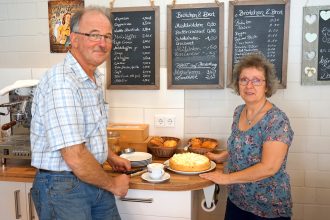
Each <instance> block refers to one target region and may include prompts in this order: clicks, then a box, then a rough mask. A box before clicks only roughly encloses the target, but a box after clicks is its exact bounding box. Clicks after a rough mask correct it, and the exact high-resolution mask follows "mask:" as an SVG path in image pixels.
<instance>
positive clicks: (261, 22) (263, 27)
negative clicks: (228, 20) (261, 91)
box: [232, 5, 285, 81]
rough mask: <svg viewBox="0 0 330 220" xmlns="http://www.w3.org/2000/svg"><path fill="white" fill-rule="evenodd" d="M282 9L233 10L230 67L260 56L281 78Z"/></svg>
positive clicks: (272, 7) (268, 7)
mask: <svg viewBox="0 0 330 220" xmlns="http://www.w3.org/2000/svg"><path fill="white" fill-rule="evenodd" d="M284 16H285V5H253V7H252V6H248V5H240V6H235V8H234V19H233V54H232V55H233V57H232V61H233V66H234V64H236V63H237V62H238V61H239V59H240V58H241V57H242V56H243V55H246V54H250V53H255V52H261V53H263V54H264V55H265V56H266V58H267V59H268V60H269V61H270V62H272V63H273V64H274V65H275V69H276V73H277V77H278V78H279V80H280V81H281V77H282V74H281V73H282V57H283V38H284Z"/></svg>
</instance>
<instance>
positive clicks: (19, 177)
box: [0, 159, 223, 191]
mask: <svg viewBox="0 0 330 220" xmlns="http://www.w3.org/2000/svg"><path fill="white" fill-rule="evenodd" d="M153 162H159V163H162V162H164V160H163V159H154V160H153ZM216 169H217V170H220V169H223V165H222V164H217V167H216ZM105 170H106V171H107V172H108V173H109V175H111V176H115V175H118V174H116V173H113V172H111V170H109V169H105ZM35 172H36V169H35V168H33V167H31V166H30V161H28V160H7V163H6V165H2V166H1V171H0V181H16V182H33V178H34V176H35ZM166 172H168V173H169V174H170V175H171V178H170V179H169V180H168V181H165V182H162V183H149V182H147V181H145V180H143V179H142V178H141V176H140V175H139V176H134V177H131V181H130V186H129V188H130V189H140V190H163V191H191V190H199V189H203V188H205V187H207V186H210V185H212V184H213V183H212V182H211V181H209V180H205V179H202V178H200V177H199V176H198V175H183V174H177V173H174V172H172V171H170V170H166Z"/></svg>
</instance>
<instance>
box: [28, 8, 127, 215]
mask: <svg viewBox="0 0 330 220" xmlns="http://www.w3.org/2000/svg"><path fill="white" fill-rule="evenodd" d="M70 28H71V31H72V32H71V34H70V40H71V49H70V51H69V52H68V53H67V55H66V57H65V59H64V61H63V62H61V63H59V64H57V65H55V66H54V67H52V68H51V69H50V70H49V71H48V72H47V73H46V74H45V76H43V78H42V79H41V80H40V83H39V85H38V88H37V89H36V91H35V93H34V100H33V104H32V121H31V146H32V162H31V164H32V166H34V167H36V168H38V171H37V173H36V177H35V180H34V183H33V187H32V189H31V193H32V198H33V201H34V203H35V206H36V209H37V212H38V215H39V219H41V220H45V219H68V220H73V219H79V220H85V219H86V220H87V219H100V220H101V219H102V220H106V219H120V216H119V214H118V210H117V207H116V204H115V199H114V195H117V196H120V197H122V196H125V195H126V193H127V191H128V186H129V177H128V176H127V175H125V174H122V175H119V176H117V177H110V176H109V175H108V174H107V173H106V172H105V171H104V170H103V169H102V167H101V164H103V163H104V162H105V161H106V160H107V161H108V162H109V163H110V165H111V166H112V167H113V168H114V169H115V170H120V171H125V170H130V169H131V166H130V163H129V161H127V160H125V159H123V158H121V157H119V156H117V155H115V154H114V153H113V152H111V151H110V150H109V151H108V145H107V130H106V126H107V109H106V107H105V104H104V98H103V91H102V79H101V74H100V73H99V72H98V71H97V69H96V68H97V66H99V65H100V64H102V63H103V62H104V61H105V60H106V59H107V58H108V55H109V53H110V50H111V48H112V24H111V20H110V15H108V14H107V13H106V11H105V10H104V9H102V8H98V7H88V8H85V9H83V10H81V11H78V12H76V13H75V14H74V15H73V17H72V19H71V26H70Z"/></svg>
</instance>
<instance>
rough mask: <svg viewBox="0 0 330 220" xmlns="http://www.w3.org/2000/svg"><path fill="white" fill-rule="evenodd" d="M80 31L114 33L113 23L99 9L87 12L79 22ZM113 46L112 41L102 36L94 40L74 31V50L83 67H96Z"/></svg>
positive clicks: (102, 33) (105, 57)
mask: <svg viewBox="0 0 330 220" xmlns="http://www.w3.org/2000/svg"><path fill="white" fill-rule="evenodd" d="M79 32H80V33H85V34H100V35H112V28H111V24H110V22H109V20H108V18H107V17H106V16H104V15H103V14H101V13H100V12H98V11H90V12H87V13H85V14H84V15H83V16H82V18H81V20H80V23H79ZM111 48H112V41H111V40H109V39H108V40H107V39H105V38H104V37H101V39H99V40H95V39H94V40H93V39H92V38H91V37H88V36H86V35H82V34H76V33H72V50H74V51H73V52H74V53H75V55H76V59H77V60H78V62H79V63H80V64H81V65H82V66H83V67H86V66H88V67H92V68H96V67H97V66H99V65H100V64H102V63H103V62H104V61H105V60H106V59H107V58H108V55H109V53H110V51H111Z"/></svg>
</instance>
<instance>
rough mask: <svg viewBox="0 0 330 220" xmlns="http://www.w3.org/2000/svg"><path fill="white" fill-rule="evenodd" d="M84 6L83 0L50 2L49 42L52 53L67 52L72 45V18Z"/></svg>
mask: <svg viewBox="0 0 330 220" xmlns="http://www.w3.org/2000/svg"><path fill="white" fill-rule="evenodd" d="M83 7H84V1H83V0H70V1H68V0H65V1H49V2H48V24H49V43H50V52H51V53H65V52H67V51H68V49H69V45H70V37H69V36H70V20H71V17H72V15H73V14H74V13H75V12H76V11H77V10H79V9H80V8H83Z"/></svg>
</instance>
